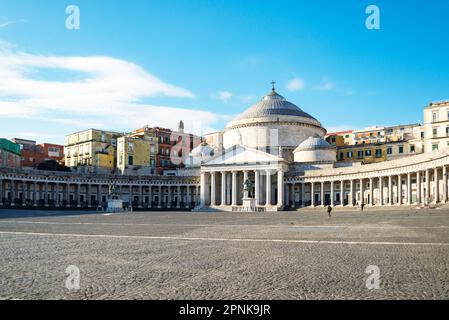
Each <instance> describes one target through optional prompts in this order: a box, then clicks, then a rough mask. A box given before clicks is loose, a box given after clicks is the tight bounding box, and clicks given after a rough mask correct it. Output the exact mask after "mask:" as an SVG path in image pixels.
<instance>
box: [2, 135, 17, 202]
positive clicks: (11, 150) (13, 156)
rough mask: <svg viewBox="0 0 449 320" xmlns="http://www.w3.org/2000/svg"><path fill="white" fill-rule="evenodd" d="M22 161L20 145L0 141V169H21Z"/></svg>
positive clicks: (3, 140) (8, 141)
mask: <svg viewBox="0 0 449 320" xmlns="http://www.w3.org/2000/svg"><path fill="white" fill-rule="evenodd" d="M21 160H22V155H21V154H20V145H18V144H17V143H14V142H12V141H10V140H7V139H0V169H1V168H8V169H14V168H20V166H21ZM0 200H1V199H0Z"/></svg>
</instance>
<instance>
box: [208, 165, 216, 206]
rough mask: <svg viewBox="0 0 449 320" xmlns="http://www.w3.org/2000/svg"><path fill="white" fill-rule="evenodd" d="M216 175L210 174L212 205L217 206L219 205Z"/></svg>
mask: <svg viewBox="0 0 449 320" xmlns="http://www.w3.org/2000/svg"><path fill="white" fill-rule="evenodd" d="M215 177H216V173H215V172H211V174H210V190H211V191H210V205H211V206H215V205H216V204H217V201H216V200H217V199H216V196H217V190H216V183H215V182H216V181H215Z"/></svg>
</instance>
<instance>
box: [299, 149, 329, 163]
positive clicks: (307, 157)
mask: <svg viewBox="0 0 449 320" xmlns="http://www.w3.org/2000/svg"><path fill="white" fill-rule="evenodd" d="M336 159H337V152H336V150H331V149H329V150H325V149H324V150H307V151H300V152H296V153H295V162H299V163H301V162H302V163H304V162H305V163H307V162H324V161H326V162H327V161H336Z"/></svg>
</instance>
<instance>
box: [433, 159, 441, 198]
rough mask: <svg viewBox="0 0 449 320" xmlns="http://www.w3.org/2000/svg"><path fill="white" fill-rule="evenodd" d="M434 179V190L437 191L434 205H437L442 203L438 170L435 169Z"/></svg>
mask: <svg viewBox="0 0 449 320" xmlns="http://www.w3.org/2000/svg"><path fill="white" fill-rule="evenodd" d="M433 176H434V178H433V181H434V185H435V187H434V190H435V196H434V197H433V203H435V204H437V203H438V202H440V188H439V187H440V186H439V181H438V168H435V169H434V174H433Z"/></svg>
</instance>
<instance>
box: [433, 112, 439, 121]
mask: <svg viewBox="0 0 449 320" xmlns="http://www.w3.org/2000/svg"><path fill="white" fill-rule="evenodd" d="M437 121H438V113H437V112H434V113H432V122H437Z"/></svg>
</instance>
